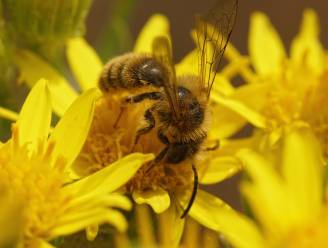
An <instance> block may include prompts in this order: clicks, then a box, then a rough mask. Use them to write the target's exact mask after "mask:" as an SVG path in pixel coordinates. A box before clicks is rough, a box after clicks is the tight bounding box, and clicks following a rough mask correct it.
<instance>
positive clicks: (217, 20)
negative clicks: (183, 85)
mask: <svg viewBox="0 0 328 248" xmlns="http://www.w3.org/2000/svg"><path fill="white" fill-rule="evenodd" d="M237 8H238V0H218V1H217V3H216V5H215V6H214V7H213V8H212V9H211V10H210V11H209V13H207V14H206V15H204V16H197V18H196V34H197V45H198V51H199V56H198V58H199V61H198V63H199V76H200V79H201V84H202V85H201V87H202V88H203V89H204V90H206V92H207V97H208V98H209V95H210V92H211V89H212V86H213V83H214V80H215V77H216V72H217V69H218V66H219V65H220V62H221V59H222V56H223V53H224V51H225V48H226V46H227V44H228V41H229V39H230V36H231V33H232V29H233V27H234V25H235V21H236V16H237Z"/></svg>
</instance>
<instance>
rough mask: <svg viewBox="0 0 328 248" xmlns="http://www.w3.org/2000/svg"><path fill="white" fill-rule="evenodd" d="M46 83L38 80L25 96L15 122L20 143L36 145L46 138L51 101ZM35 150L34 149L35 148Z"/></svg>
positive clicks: (49, 120)
mask: <svg viewBox="0 0 328 248" xmlns="http://www.w3.org/2000/svg"><path fill="white" fill-rule="evenodd" d="M47 85H48V82H47V81H46V80H44V79H41V80H39V81H38V82H37V83H36V84H35V86H34V87H33V88H32V90H31V91H30V93H29V95H28V96H27V98H26V100H25V102H24V105H23V107H22V109H21V111H20V114H19V118H18V121H17V125H18V132H19V140H20V143H21V144H22V145H23V144H26V143H31V144H32V145H35V146H36V145H37V144H38V142H39V141H40V140H45V139H46V138H47V137H48V134H49V129H50V122H51V99H50V94H49V89H48V86H47ZM35 148H36V147H35Z"/></svg>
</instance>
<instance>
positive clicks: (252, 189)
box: [222, 123, 328, 248]
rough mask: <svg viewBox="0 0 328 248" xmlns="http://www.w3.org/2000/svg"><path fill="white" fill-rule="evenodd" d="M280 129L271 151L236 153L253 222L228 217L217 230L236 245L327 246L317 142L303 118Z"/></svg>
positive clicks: (324, 189)
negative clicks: (242, 167)
mask: <svg viewBox="0 0 328 248" xmlns="http://www.w3.org/2000/svg"><path fill="white" fill-rule="evenodd" d="M283 132H284V135H283V136H282V137H283V138H282V139H281V141H280V142H279V146H278V147H277V150H276V151H275V153H273V152H270V153H268V154H266V155H263V154H259V153H257V152H255V151H251V150H241V151H240V152H239V153H238V157H239V159H240V160H241V162H242V163H243V164H244V165H245V170H246V172H247V173H248V175H249V178H248V180H244V181H243V182H242V184H241V191H242V193H243V195H244V196H245V198H246V200H247V203H248V204H249V206H250V210H251V213H252V215H253V216H254V217H255V219H256V222H254V223H252V222H250V221H248V222H247V224H246V225H244V226H242V225H239V222H240V220H243V221H245V220H246V219H245V218H246V217H242V216H241V215H237V214H236V215H234V216H232V217H231V218H230V222H231V223H234V226H235V227H234V228H230V229H229V228H226V230H223V229H222V231H223V233H224V234H225V235H226V237H227V238H228V239H229V240H230V241H231V242H232V244H233V245H235V246H236V247H237V248H239V247H242V248H257V247H258V248H263V247H269V248H270V247H272V248H273V247H286V248H296V247H297V248H307V247H318V248H321V247H322V248H324V247H327V246H328V238H327V232H328V206H327V196H328V195H327V192H328V191H327V189H328V188H327V187H326V186H324V173H323V172H324V171H323V170H324V166H323V165H324V164H323V159H322V154H321V152H320V149H319V142H318V140H317V139H316V137H315V136H314V134H313V132H312V130H311V129H310V128H309V126H308V125H307V124H304V123H294V124H293V126H289V127H286V128H284V131H283ZM245 223H246V222H244V224H245ZM250 229H251V230H253V233H250V232H249V230H250ZM236 237H238V238H239V239H240V238H242V242H241V240H239V239H236Z"/></svg>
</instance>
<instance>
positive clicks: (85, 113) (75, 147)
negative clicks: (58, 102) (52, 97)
mask: <svg viewBox="0 0 328 248" xmlns="http://www.w3.org/2000/svg"><path fill="white" fill-rule="evenodd" d="M100 94H101V93H100V91H99V90H98V89H96V88H94V89H90V90H88V91H86V92H85V93H84V94H82V95H81V96H79V97H78V98H77V99H76V101H74V103H73V104H72V106H70V108H69V109H68V110H67V111H66V113H65V115H64V116H63V117H62V118H61V119H60V121H59V122H58V124H57V125H56V127H55V129H54V130H53V132H52V134H51V136H50V141H54V142H55V148H54V152H53V154H54V156H55V157H59V156H61V157H64V158H65V160H66V161H67V164H68V165H70V164H71V163H72V162H73V160H74V159H75V158H76V156H77V155H78V153H79V152H80V150H81V148H82V146H83V145H84V142H85V139H86V137H87V134H88V132H89V128H90V125H91V122H92V118H93V111H94V104H95V101H96V100H97V99H98V98H99V96H100Z"/></svg>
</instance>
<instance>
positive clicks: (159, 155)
mask: <svg viewBox="0 0 328 248" xmlns="http://www.w3.org/2000/svg"><path fill="white" fill-rule="evenodd" d="M168 150H169V146H166V147H165V148H164V149H163V150H162V151H161V152H160V153H158V154H157V155H156V157H155V159H154V160H153V161H152V162H151V164H150V166H149V168H148V169H147V170H146V173H148V172H149V171H150V170H151V169H152V168H153V167H154V166H155V165H156V164H158V163H159V162H161V160H162V159H163V158H164V157H165V155H166V153H167V151H168Z"/></svg>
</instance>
